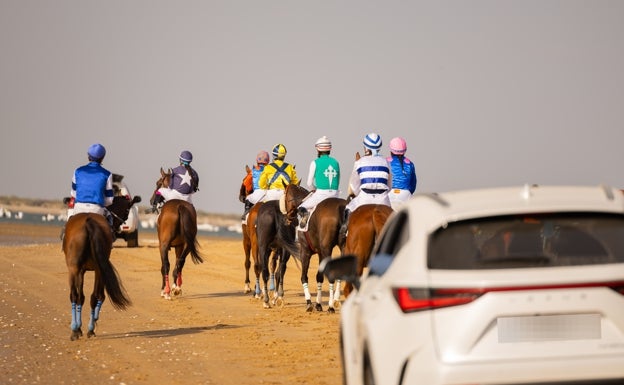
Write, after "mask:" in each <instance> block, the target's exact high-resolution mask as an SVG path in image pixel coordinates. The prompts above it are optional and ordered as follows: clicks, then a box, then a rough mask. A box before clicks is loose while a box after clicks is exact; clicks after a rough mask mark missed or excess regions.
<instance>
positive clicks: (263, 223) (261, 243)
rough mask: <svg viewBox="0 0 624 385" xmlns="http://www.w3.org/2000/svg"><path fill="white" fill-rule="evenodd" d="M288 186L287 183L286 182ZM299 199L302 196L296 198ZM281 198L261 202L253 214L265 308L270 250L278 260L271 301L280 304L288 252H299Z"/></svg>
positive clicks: (293, 229) (267, 305)
mask: <svg viewBox="0 0 624 385" xmlns="http://www.w3.org/2000/svg"><path fill="white" fill-rule="evenodd" d="M291 185H292V184H291ZM289 186H290V185H289ZM299 199H303V197H301V198H299ZM282 207H283V202H282V201H281V200H271V201H267V202H264V203H263V204H262V205H261V206H260V208H259V209H258V216H257V217H256V236H257V237H258V262H259V267H260V269H261V271H262V280H263V286H262V298H263V302H264V307H265V308H270V304H269V288H268V285H267V282H268V280H269V257H270V255H271V253H272V252H273V251H275V252H276V253H277V255H278V260H279V264H278V267H277V270H276V272H275V281H276V282H275V286H276V293H275V297H274V301H273V303H274V304H278V305H280V304H283V296H284V275H285V274H286V265H287V262H288V260H289V259H290V256H291V255H294V256H295V257H298V256H299V249H298V247H297V246H296V245H295V244H294V239H295V225H294V224H293V223H292V222H290V221H288V220H287V218H286V215H285V214H284V212H283V211H282Z"/></svg>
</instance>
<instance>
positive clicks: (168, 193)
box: [158, 187, 193, 204]
mask: <svg viewBox="0 0 624 385" xmlns="http://www.w3.org/2000/svg"><path fill="white" fill-rule="evenodd" d="M158 192H159V193H160V195H162V196H163V198H165V202H167V201H170V200H172V199H180V200H183V201H187V202H188V203H191V204H192V203H193V200H192V198H191V197H192V195H193V194H182V193H181V192H179V191H178V190H174V189H171V188H167V187H161V188H159V189H158Z"/></svg>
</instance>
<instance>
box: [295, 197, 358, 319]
mask: <svg viewBox="0 0 624 385" xmlns="http://www.w3.org/2000/svg"><path fill="white" fill-rule="evenodd" d="M297 190H299V191H297ZM284 196H285V204H286V212H287V214H286V215H287V217H288V218H289V219H290V220H292V221H294V220H295V216H296V212H297V207H298V206H299V205H300V204H301V202H302V200H303V198H304V197H305V196H307V190H306V189H304V188H303V187H300V186H296V185H288V186H287V187H286V191H285V192H284ZM346 205H347V200H346V199H343V198H326V199H323V200H322V201H321V202H319V204H317V205H316V207H315V208H314V211H313V212H312V213H310V218H309V220H308V226H307V227H308V229H307V231H301V230H297V233H298V237H297V238H298V244H299V259H300V260H301V285H302V286H303V292H304V296H305V299H306V311H308V312H310V311H312V310H313V309H314V310H317V311H323V306H322V305H321V299H322V287H323V279H324V277H323V274H322V273H321V272H317V274H316V304H315V305H314V306H313V305H312V300H311V295H310V291H309V288H308V270H309V268H310V260H311V259H312V256H313V255H314V254H317V255H318V257H319V263H320V262H321V261H322V260H324V259H325V258H331V257H332V251H333V250H334V247H336V246H339V245H338V241H339V237H338V236H339V230H340V226H341V224H342V223H341V222H342V218H343V216H344V210H345V206H346ZM339 299H340V290H339V289H338V290H335V291H334V282H333V281H330V282H329V304H328V310H327V311H328V312H329V313H334V312H335V309H334V302H335V301H338V300H339Z"/></svg>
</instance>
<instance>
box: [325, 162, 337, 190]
mask: <svg viewBox="0 0 624 385" xmlns="http://www.w3.org/2000/svg"><path fill="white" fill-rule="evenodd" d="M323 174H324V175H325V177H326V178H328V179H329V184H330V186H331V183H332V180H333V179H334V177H335V176H336V175H338V172H337V171H336V169H334V168H333V167H332V166H331V165H329V167H327V168H326V169H325V171H323Z"/></svg>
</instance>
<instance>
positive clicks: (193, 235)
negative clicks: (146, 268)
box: [151, 168, 204, 299]
mask: <svg viewBox="0 0 624 385" xmlns="http://www.w3.org/2000/svg"><path fill="white" fill-rule="evenodd" d="M160 174H161V177H160V179H158V181H157V182H156V190H155V191H154V195H152V199H151V202H154V198H155V195H156V191H158V189H159V188H161V187H169V182H170V181H171V170H169V171H168V172H165V171H164V170H163V169H162V168H161V169H160ZM157 228H158V247H159V249H160V259H161V269H160V272H161V274H162V286H161V293H160V295H161V296H162V297H164V298H165V299H171V294H173V295H174V296H175V295H179V294H180V293H181V292H182V269H183V268H184V263H185V262H186V257H187V256H188V255H189V254H191V257H192V258H193V262H194V263H195V264H199V263H202V262H204V260H203V258H202V256H201V254H200V253H199V242H198V241H197V212H196V211H195V206H193V205H192V204H191V203H189V202H187V201H184V200H181V199H172V200H169V201H167V202H165V204H164V205H163V206H162V208H161V209H160V214H159V215H158V221H157ZM172 247H173V248H174V249H175V255H176V261H175V267H174V269H173V277H172V278H173V279H172V281H173V282H172V284H171V285H170V284H169V270H170V268H171V267H170V264H169V249H171V248H172Z"/></svg>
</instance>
